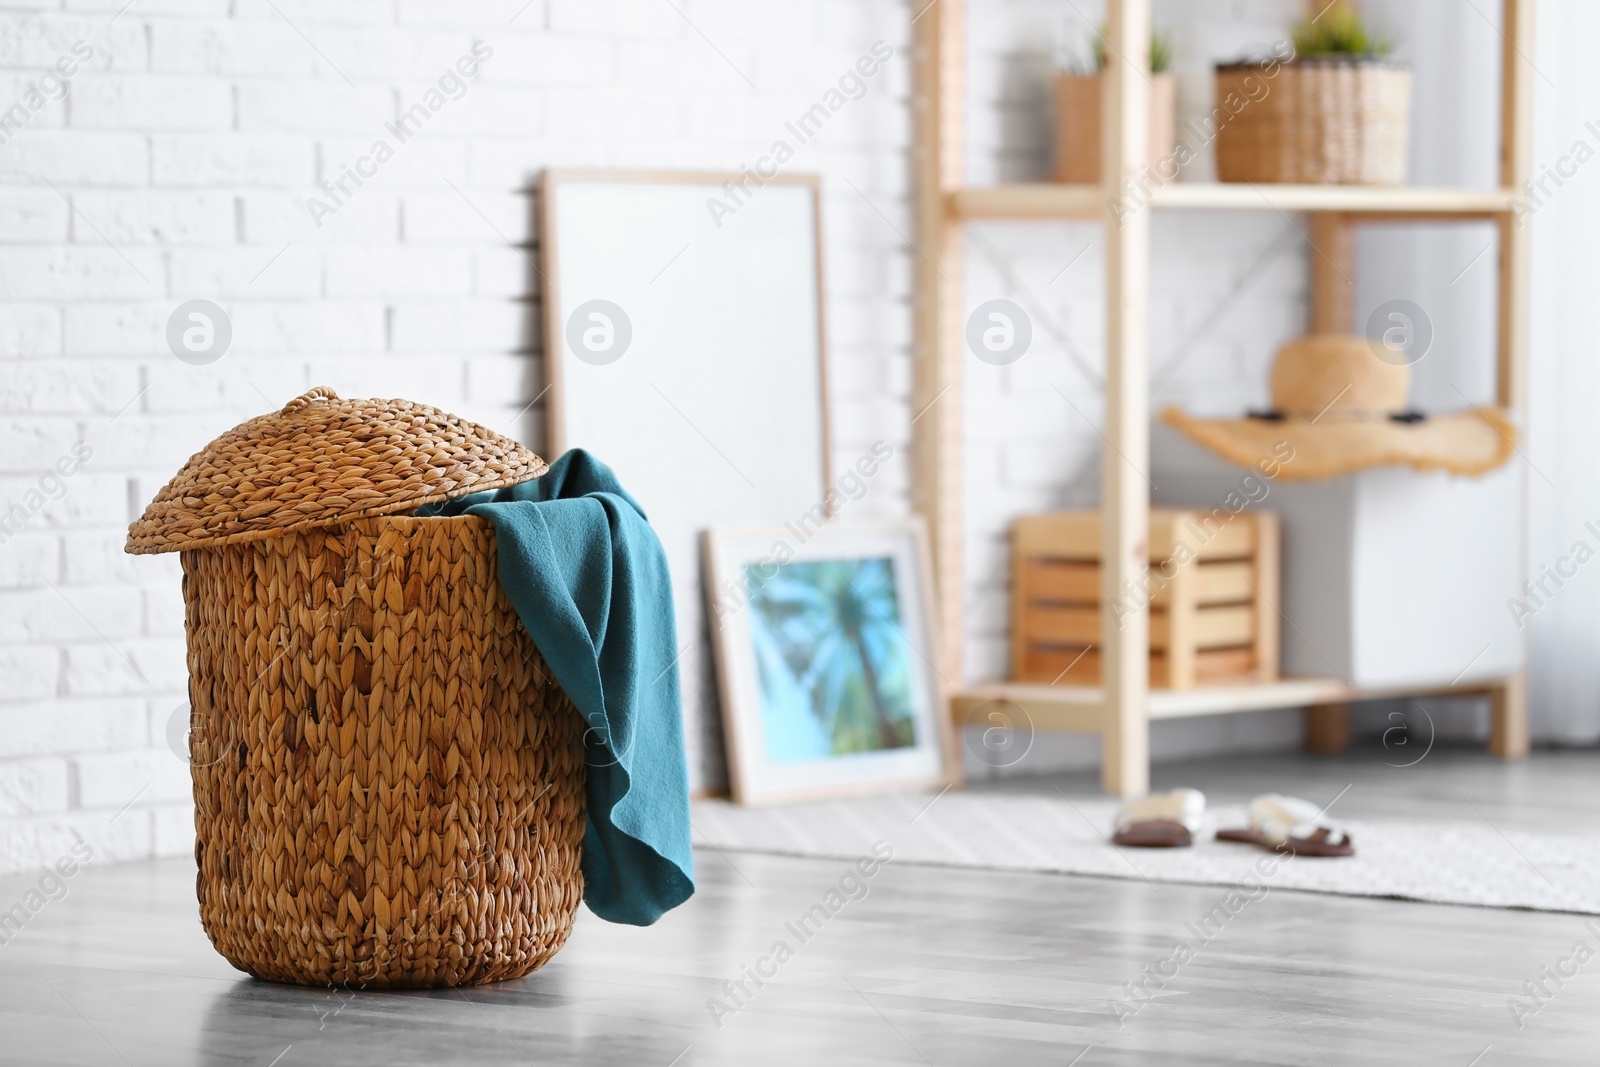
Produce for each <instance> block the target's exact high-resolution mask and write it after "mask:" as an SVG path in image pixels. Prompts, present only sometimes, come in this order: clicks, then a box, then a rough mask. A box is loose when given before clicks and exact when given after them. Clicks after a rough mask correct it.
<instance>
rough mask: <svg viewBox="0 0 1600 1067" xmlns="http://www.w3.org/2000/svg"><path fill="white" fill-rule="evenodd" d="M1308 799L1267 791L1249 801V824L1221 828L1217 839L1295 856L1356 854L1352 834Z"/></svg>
mask: <svg viewBox="0 0 1600 1067" xmlns="http://www.w3.org/2000/svg"><path fill="white" fill-rule="evenodd" d="M1325 810H1326V809H1323V808H1319V807H1317V806H1316V805H1315V804H1313V803H1311V801H1309V800H1301V799H1300V798H1299V797H1286V796H1281V795H1279V794H1277V793H1266V794H1264V795H1262V796H1259V797H1256V798H1255V799H1254V800H1252V801H1251V802H1250V812H1249V815H1250V827H1249V829H1246V830H1218V831H1217V840H1218V841H1239V842H1242V843H1244V844H1247V845H1255V846H1257V847H1258V848H1264V849H1266V850H1267V851H1269V852H1287V853H1289V854H1290V855H1292V856H1354V855H1355V854H1356V850H1355V849H1354V848H1353V847H1351V844H1350V835H1349V834H1348V833H1346V832H1345V830H1344V828H1343V827H1341V826H1339V825H1338V824H1337V823H1335V822H1333V821H1332V820H1330V819H1326V818H1323V813H1324V811H1325Z"/></svg>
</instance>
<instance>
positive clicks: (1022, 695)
mask: <svg viewBox="0 0 1600 1067" xmlns="http://www.w3.org/2000/svg"><path fill="white" fill-rule="evenodd" d="M1505 684H1506V681H1505V680H1504V679H1495V680H1492V681H1483V680H1477V681H1473V682H1465V683H1462V684H1460V685H1412V686H1387V687H1373V688H1363V687H1360V686H1353V685H1349V684H1347V683H1345V682H1342V681H1339V680H1338V679H1335V678H1284V679H1281V680H1279V681H1276V682H1259V683H1255V684H1250V685H1219V686H1200V687H1198V688H1195V689H1182V690H1175V689H1152V690H1150V695H1149V698H1148V701H1147V704H1146V707H1147V709H1148V711H1149V717H1150V718H1151V719H1152V720H1158V719H1185V718H1190V717H1192V716H1196V715H1227V714H1232V713H1234V712H1241V711H1266V710H1270V709H1273V708H1302V707H1317V706H1320V705H1328V704H1346V703H1353V702H1355V701H1360V700H1383V699H1392V698H1397V697H1427V696H1480V695H1484V694H1489V693H1492V692H1493V691H1494V690H1496V689H1497V688H1500V687H1503V686H1504V685H1505ZM996 702H1004V703H1007V704H1012V705H1015V706H1017V707H1020V708H1021V709H1022V710H1023V711H1024V712H1026V713H1027V715H1028V717H1029V719H1031V720H1032V721H1033V726H1034V728H1035V729H1039V730H1058V731H1062V732H1065V733H1099V732H1100V730H1101V728H1102V725H1103V723H1104V721H1105V718H1104V716H1105V712H1104V707H1105V691H1104V690H1103V689H1101V688H1100V687H1099V686H1083V685H1044V684H1040V683H1036V682H989V683H985V684H982V685H974V686H969V687H967V688H966V689H963V690H961V691H959V692H957V693H956V694H955V695H954V696H953V697H952V698H951V705H952V710H953V712H954V715H955V721H956V722H957V723H958V724H970V725H974V726H983V725H990V723H989V720H988V719H987V714H988V712H989V711H990V710H993V709H992V708H991V705H993V704H995V703H996Z"/></svg>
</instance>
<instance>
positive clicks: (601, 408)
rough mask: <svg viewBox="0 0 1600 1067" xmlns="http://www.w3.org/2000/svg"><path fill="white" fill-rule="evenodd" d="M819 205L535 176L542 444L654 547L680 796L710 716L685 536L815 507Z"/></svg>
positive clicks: (761, 195)
mask: <svg viewBox="0 0 1600 1067" xmlns="http://www.w3.org/2000/svg"><path fill="white" fill-rule="evenodd" d="M740 182H743V183H744V184H743V185H742V186H741V185H740V184H739V183H740ZM818 200H819V197H818V185H817V179H816V178H814V177H780V178H775V179H772V180H769V181H767V182H766V183H765V184H763V185H761V186H757V185H755V184H754V183H753V182H750V181H748V180H746V179H743V178H741V177H740V176H739V175H736V174H731V173H730V174H674V173H661V172H615V171H562V170H551V171H546V172H545V173H544V179H543V183H542V190H541V204H540V210H541V214H542V219H541V221H542V225H541V230H540V233H541V241H542V247H541V254H542V268H541V269H542V272H543V275H544V279H543V283H544V318H545V346H544V351H545V366H546V374H547V376H548V383H549V391H548V395H547V398H546V407H545V410H546V413H547V414H546V418H547V428H548V442H547V444H548V447H549V449H550V452H551V453H552V454H553V455H559V454H561V453H562V452H563V451H565V450H566V449H568V448H583V449H586V450H587V451H589V452H590V453H592V454H593V455H594V456H596V457H597V458H599V459H600V460H601V461H603V462H605V463H607V464H609V465H610V466H611V467H612V469H613V470H615V471H616V473H617V477H618V478H619V479H620V481H621V482H622V484H623V486H625V487H626V488H627V490H628V491H629V492H630V493H632V494H633V495H634V497H635V498H636V499H637V500H638V501H639V503H640V505H641V506H642V507H643V508H644V511H645V514H646V515H647V516H648V517H649V519H650V522H651V525H652V526H654V527H655V529H656V532H657V533H658V535H659V536H660V537H661V541H662V544H663V546H664V547H665V549H666V554H667V562H668V565H669V566H670V567H671V568H672V575H673V583H674V587H675V589H674V592H675V601H676V607H677V616H678V647H679V649H680V650H681V660H680V662H679V675H680V678H681V680H682V684H683V698H684V709H685V717H686V720H687V721H686V723H685V726H686V732H687V734H688V739H689V745H690V777H691V783H692V784H693V785H694V786H695V787H696V788H705V787H706V786H707V785H708V784H712V783H711V782H708V781H707V778H708V777H709V776H711V775H714V774H715V770H714V769H713V768H715V763H714V757H715V753H707V752H705V751H704V748H705V745H704V742H705V741H706V740H707V739H708V738H709V737H712V736H714V732H715V729H716V725H715V724H716V721H717V714H716V710H717V709H716V704H715V699H716V697H715V692H716V688H715V685H714V684H713V679H712V676H711V662H710V655H709V644H708V639H707V631H706V624H705V614H704V608H703V605H704V599H703V593H702V579H701V575H700V560H699V553H698V551H697V537H698V534H699V532H700V531H701V530H704V529H706V528H707V527H709V526H712V525H714V524H718V523H737V524H753V523H777V524H782V523H785V522H791V521H794V520H797V519H799V518H801V517H802V516H805V515H808V514H812V513H813V512H814V509H816V508H818V507H823V506H824V505H823V501H824V500H825V498H826V495H827V487H828V483H829V472H828V433H827V402H826V384H825V373H824V360H825V354H824V331H823V314H822V282H821V278H822V258H821V249H820V223H819V214H818Z"/></svg>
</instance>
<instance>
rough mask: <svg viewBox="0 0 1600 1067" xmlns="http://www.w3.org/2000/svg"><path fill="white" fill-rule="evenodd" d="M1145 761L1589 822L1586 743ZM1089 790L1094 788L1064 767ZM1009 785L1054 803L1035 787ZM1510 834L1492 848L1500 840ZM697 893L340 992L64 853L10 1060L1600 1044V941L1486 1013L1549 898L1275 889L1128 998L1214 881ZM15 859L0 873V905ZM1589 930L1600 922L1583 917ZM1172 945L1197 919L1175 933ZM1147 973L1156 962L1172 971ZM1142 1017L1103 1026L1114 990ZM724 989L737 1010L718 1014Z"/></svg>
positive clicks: (1342, 1057) (165, 882) (1534, 823)
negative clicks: (1525, 903)
mask: <svg viewBox="0 0 1600 1067" xmlns="http://www.w3.org/2000/svg"><path fill="white" fill-rule="evenodd" d="M1393 758H1394V757H1393V754H1392V753H1389V752H1385V751H1383V750H1374V751H1372V752H1356V753H1353V754H1350V755H1347V756H1345V757H1341V758H1339V759H1335V760H1318V759H1302V758H1299V757H1286V756H1282V755H1275V756H1259V757H1252V758H1248V759H1229V760H1217V761H1209V762H1205V763H1195V764H1188V765H1178V766H1169V767H1163V768H1158V774H1157V778H1158V785H1170V784H1194V785H1197V786H1199V787H1200V788H1202V789H1205V790H1206V791H1207V792H1208V793H1210V794H1212V795H1213V796H1214V797H1215V798H1217V799H1242V798H1245V797H1248V796H1250V795H1252V794H1253V793H1255V792H1259V791H1262V790H1265V789H1281V790H1289V791H1292V792H1295V793H1298V794H1300V795H1304V796H1308V797H1315V798H1321V799H1324V800H1325V799H1331V798H1332V797H1333V796H1335V795H1337V794H1338V793H1339V792H1340V791H1341V790H1346V786H1349V788H1348V790H1346V791H1345V793H1344V795H1343V796H1342V797H1341V798H1340V800H1339V803H1338V806H1337V807H1336V809H1335V811H1336V813H1342V814H1345V815H1346V816H1348V817H1351V818H1357V817H1374V816H1378V817H1393V816H1394V815H1396V814H1397V813H1398V812H1399V811H1401V810H1402V808H1404V809H1408V810H1413V811H1415V812H1416V813H1417V817H1420V818H1429V819H1487V820H1488V821H1490V822H1491V823H1493V824H1494V825H1497V826H1499V827H1501V828H1502V829H1509V828H1513V827H1515V828H1525V829H1562V830H1567V831H1569V832H1579V833H1585V834H1596V833H1600V754H1596V753H1593V752H1584V753H1573V752H1565V753H1540V754H1536V755H1535V757H1534V758H1533V759H1532V760H1531V761H1529V762H1528V763H1526V764H1523V765H1520V766H1516V767H1510V768H1508V767H1505V766H1503V765H1500V764H1497V763H1495V762H1493V761H1491V760H1489V759H1488V758H1486V757H1485V756H1483V755H1481V754H1479V753H1476V752H1463V751H1448V750H1439V751H1435V752H1432V753H1430V754H1429V756H1428V758H1427V759H1426V760H1424V761H1423V762H1422V763H1420V764H1418V765H1417V766H1415V767H1410V768H1403V769H1402V768H1395V767H1389V766H1386V765H1385V761H1386V760H1393ZM1054 784H1055V785H1059V786H1062V787H1063V788H1064V789H1067V790H1068V791H1069V792H1076V793H1080V794H1083V795H1094V794H1095V787H1094V783H1093V781H1092V780H1090V779H1088V778H1058V779H1056V780H1055V782H1054ZM980 788H1001V789H1006V790H1043V791H1047V792H1052V794H1053V790H1052V785H1051V783H1050V782H1049V781H1048V780H1032V781H1014V782H1008V783H1006V784H1004V785H1001V786H982V787H980ZM1508 847H1509V845H1508ZM696 861H697V863H698V864H699V868H700V891H699V893H698V894H697V895H696V896H695V898H694V899H693V900H692V901H691V902H690V903H689V904H688V905H686V906H685V907H683V908H681V909H679V910H678V911H677V912H675V913H673V914H671V915H669V916H668V917H667V918H666V919H664V920H663V921H662V922H660V923H659V924H657V925H656V926H654V927H651V928H649V929H643V930H639V929H631V928H625V927H617V926H609V925H607V924H605V923H601V922H598V921H596V920H594V919H593V918H592V916H589V915H588V914H587V913H586V912H585V913H582V914H581V915H580V918H579V922H578V927H577V930H576V932H575V933H574V934H573V937H572V940H571V941H570V942H569V943H568V945H567V947H566V948H565V949H564V950H563V951H562V952H561V954H560V955H559V956H558V957H557V958H556V959H555V960H554V961H553V962H552V963H551V964H550V965H549V966H547V967H546V968H545V969H544V970H543V971H541V972H539V973H537V974H534V975H532V976H530V977H528V978H525V979H521V980H519V981H515V982H507V983H505V984H503V985H499V986H493V987H488V988H477V989H470V990H461V991H438V992H422V993H404V994H393V993H366V992H361V993H353V992H347V991H344V990H330V989H300V988H292V987H285V986H275V985H269V984H266V983H263V982H257V981H254V980H252V979H249V978H246V977H244V976H243V975H240V974H239V973H238V972H236V971H234V970H232V969H231V968H230V967H229V966H228V964H227V963H226V962H224V961H223V960H222V959H221V958H220V957H219V956H217V955H216V954H215V953H214V952H213V951H212V950H211V947H210V945H209V943H208V942H207V941H206V939H205V936H204V934H203V933H202V932H201V930H200V927H199V925H198V922H197V920H196V914H195V905H194V897H193V892H194V869H193V866H192V865H191V864H189V863H187V862H184V861H181V860H166V861H159V862H149V863H138V864H130V865H125V866H119V867H106V868H94V867H90V868H88V869H85V870H84V871H83V872H82V873H80V874H79V875H78V876H77V877H76V878H74V879H73V880H72V881H71V883H70V892H69V894H68V895H67V896H66V897H65V898H64V899H61V900H59V901H56V902H53V903H51V904H49V905H48V906H46V907H45V908H44V909H43V910H42V911H41V912H40V913H39V914H38V915H37V916H36V917H35V918H34V920H33V921H32V922H31V923H30V924H29V925H28V926H27V928H26V929H25V930H24V931H23V932H22V933H21V934H20V935H19V936H18V937H16V938H15V939H14V940H13V941H11V943H9V944H7V945H4V946H0V1062H3V1063H7V1064H11V1063H16V1064H130V1065H140V1067H143V1065H145V1064H152V1065H155V1064H159V1065H162V1067H171V1065H180V1064H255V1065H260V1067H269V1065H270V1067H295V1065H302V1064H382V1065H401V1064H439V1063H463V1064H467V1063H470V1064H566V1063H573V1064H578V1063H583V1064H612V1063H615V1064H627V1065H644V1067H673V1065H677V1067H688V1065H691V1064H761V1065H764V1064H790V1063H793V1064H813V1063H818V1064H821V1063H825V1064H912V1065H916V1064H928V1065H937V1067H944V1065H947V1064H948V1065H957V1064H974V1065H976V1064H984V1065H988V1064H1003V1065H1006V1067H1023V1065H1029V1064H1050V1065H1055V1067H1068V1065H1074V1064H1076V1065H1080V1067H1094V1065H1097V1064H1223V1063H1228V1064H1312V1065H1335V1064H1338V1065H1343V1064H1352V1065H1354V1064H1374V1063H1397V1064H1399V1063H1403V1064H1443V1065H1447V1067H1471V1065H1480V1067H1490V1065H1496V1064H1528V1063H1541V1064H1558V1063H1559V1064H1576V1063H1589V1064H1592V1063H1596V1062H1600V1011H1597V1008H1600V958H1596V959H1595V960H1593V961H1589V962H1587V963H1586V964H1585V965H1583V966H1582V967H1580V969H1579V971H1578V973H1577V975H1576V977H1572V978H1567V979H1564V980H1563V983H1564V984H1562V985H1561V986H1560V987H1557V986H1556V985H1555V984H1554V983H1553V982H1550V981H1549V980H1548V979H1546V980H1545V982H1546V988H1547V989H1548V990H1549V992H1550V994H1551V996H1550V997H1549V998H1548V999H1547V1000H1542V1001H1541V1002H1539V1010H1538V1011H1537V1013H1536V1014H1531V1015H1528V1016H1526V1017H1525V1018H1523V1019H1522V1020H1521V1022H1522V1026H1521V1027H1520V1028H1519V1027H1518V1025H1517V1024H1516V1022H1515V1021H1514V1020H1513V1018H1512V1015H1511V1013H1510V1011H1509V1010H1508V1007H1507V1000H1508V998H1510V997H1513V996H1517V995H1520V994H1522V991H1523V983H1524V982H1525V981H1528V980H1538V979H1540V978H1541V974H1540V972H1541V970H1542V969H1543V968H1545V967H1546V966H1552V967H1553V966H1555V965H1556V964H1557V962H1558V961H1559V960H1561V959H1562V958H1563V957H1567V956H1568V955H1569V954H1570V953H1571V952H1572V949H1573V946H1574V944H1575V943H1576V942H1578V941H1580V940H1582V941H1585V942H1587V943H1588V944H1589V945H1590V946H1591V947H1592V948H1595V949H1600V936H1596V934H1594V933H1592V932H1590V930H1589V929H1587V928H1586V927H1585V926H1584V920H1583V919H1582V918H1581V917H1578V916H1572V915H1551V914H1538V913H1528V912H1510V911H1491V910H1481V909H1472V908H1457V907H1442V906H1435V905H1425V904H1413V903H1405V902H1399V901H1380V900H1363V899H1350V898H1341V897H1332V896H1321V895H1314V894H1303V893H1295V892H1291V891H1274V892H1270V893H1268V895H1266V896H1265V897H1264V898H1262V899H1260V900H1259V901H1257V902H1255V903H1253V904H1251V905H1250V906H1249V907H1248V908H1246V909H1244V910H1242V911H1241V912H1240V913H1239V914H1238V915H1237V916H1236V918H1235V919H1234V920H1233V921H1232V922H1231V923H1230V924H1229V925H1228V926H1227V927H1226V928H1225V929H1224V930H1223V932H1222V933H1221V934H1220V935H1219V936H1217V937H1216V938H1215V939H1214V940H1212V941H1211V942H1209V943H1207V944H1205V945H1203V946H1201V947H1200V948H1199V949H1198V951H1197V952H1196V954H1195V955H1194V956H1193V958H1192V959H1189V960H1188V961H1187V962H1184V963H1182V964H1181V965H1179V966H1178V970H1177V974H1176V975H1175V976H1174V977H1171V978H1170V979H1168V980H1166V983H1165V987H1164V988H1162V989H1160V990H1158V991H1157V993H1156V995H1155V996H1153V997H1151V998H1150V999H1148V1000H1143V1001H1135V1000H1133V998H1131V997H1129V995H1128V994H1127V992H1126V991H1125V990H1124V989H1123V988H1122V987H1123V984H1124V983H1126V982H1130V981H1134V980H1136V979H1138V978H1139V977H1140V976H1141V971H1142V969H1143V968H1145V967H1146V966H1150V967H1156V966H1158V965H1160V964H1161V963H1162V961H1164V960H1166V959H1168V957H1169V956H1171V954H1172V948H1173V945H1174V943H1175V941H1176V940H1177V939H1178V938H1180V937H1183V936H1185V931H1184V923H1185V921H1186V920H1190V919H1195V918H1197V917H1198V916H1199V915H1201V914H1202V913H1204V912H1206V911H1209V910H1210V909H1211V908H1212V907H1213V906H1214V905H1216V904H1218V903H1219V902H1220V900H1221V898H1222V896H1223V895H1224V893H1225V891H1223V890H1219V889H1217V888H1214V887H1213V888H1205V887H1189V886H1168V885H1148V884H1145V883H1143V882H1137V881H1111V880H1103V879H1092V878H1075V877H1065V876H1056V875H1027V874H992V873H986V872H982V871H971V870H952V869H941V868H933V867H912V866H905V865H894V864H890V865H888V866H887V867H885V868H884V869H883V870H882V871H880V872H879V873H878V874H877V875H876V877H874V878H873V879H872V880H871V881H870V882H869V883H868V887H869V892H868V894H867V896H866V897H865V898H863V899H860V900H858V901H855V902H852V903H849V904H847V905H846V906H845V907H844V908H843V909H842V910H841V911H840V912H839V913H838V914H837V915H836V916H835V917H834V918H833V919H832V920H830V922H829V923H828V924H827V925H826V926H824V927H823V929H822V930H821V931H820V932H819V933H817V934H816V935H815V936H814V937H813V938H812V939H811V940H810V941H808V942H806V943H804V944H798V943H797V941H796V939H795V938H794V937H793V935H792V934H791V933H789V932H788V931H787V930H786V928H785V923H786V922H788V921H789V920H792V919H794V918H795V917H797V916H798V915H799V914H800V913H801V912H803V911H805V910H806V909H807V908H809V907H810V906H811V905H812V904H813V903H816V902H818V901H819V900H820V899H821V898H822V896H823V894H824V893H826V892H827V890H828V889H829V888H830V887H832V886H834V885H835V884H837V883H838V881H839V879H840V878H841V876H842V875H844V874H845V873H846V866H845V865H844V864H842V863H839V862H836V861H829V860H797V859H788V858H780V857H774V856H764V855H753V854H728V855H723V854H720V853H718V852H715V851H701V852H699V853H697V854H696ZM36 882H37V877H36V876H34V877H28V876H23V877H13V878H7V879H0V902H4V904H6V905H9V903H10V902H12V901H14V900H18V899H20V898H21V896H22V894H24V893H25V892H26V891H27V889H28V888H29V887H30V886H32V885H33V884H35V883H36ZM1596 929H1600V922H1597V923H1596ZM779 939H784V940H787V941H789V942H790V943H791V944H794V945H796V946H797V947H796V950H795V954H794V957H793V958H792V959H790V960H788V961H786V962H785V963H784V964H783V965H782V966H781V968H780V969H779V970H778V973H777V975H776V977H775V978H773V979H771V980H770V981H768V982H767V983H766V985H764V986H763V987H762V988H759V989H754V987H753V986H752V987H750V988H752V989H753V990H754V991H753V995H752V996H750V997H749V998H748V1000H747V1002H746V1003H744V1004H743V1006H742V1007H739V1008H738V1010H736V1011H733V1012H732V1014H730V1015H728V1016H727V1017H724V1018H720V1019H715V1020H714V1019H713V1017H712V1012H711V1011H710V1010H709V1009H708V1001H710V1000H711V999H712V998H715V997H722V996H723V995H724V994H723V983H724V981H726V980H729V979H735V978H738V977H740V975H741V972H742V969H743V967H745V966H746V965H750V964H753V963H754V962H755V961H756V960H757V959H758V958H760V957H762V956H764V955H766V954H767V952H768V950H769V948H770V947H771V946H772V945H773V943H774V942H775V941H777V940H779ZM1190 940H1191V941H1192V940H1193V938H1192V937H1191V938H1190ZM1167 969H1168V971H1169V972H1170V970H1171V967H1170V966H1168V968H1167ZM1113 998H1121V999H1123V1000H1124V1001H1126V1002H1128V1004H1129V1006H1130V1008H1133V1007H1135V1006H1136V1008H1137V1010H1136V1011H1133V1012H1132V1013H1131V1014H1126V1017H1124V1018H1122V1019H1121V1020H1120V1025H1119V1020H1118V1019H1117V1018H1116V1017H1115V1016H1114V1015H1113V1013H1112V1010H1111V1008H1110V1002H1111V1001H1112V999H1113ZM728 1006H729V1007H730V1008H732V1007H734V1005H733V1004H732V1003H731V1002H730V1003H728Z"/></svg>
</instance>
